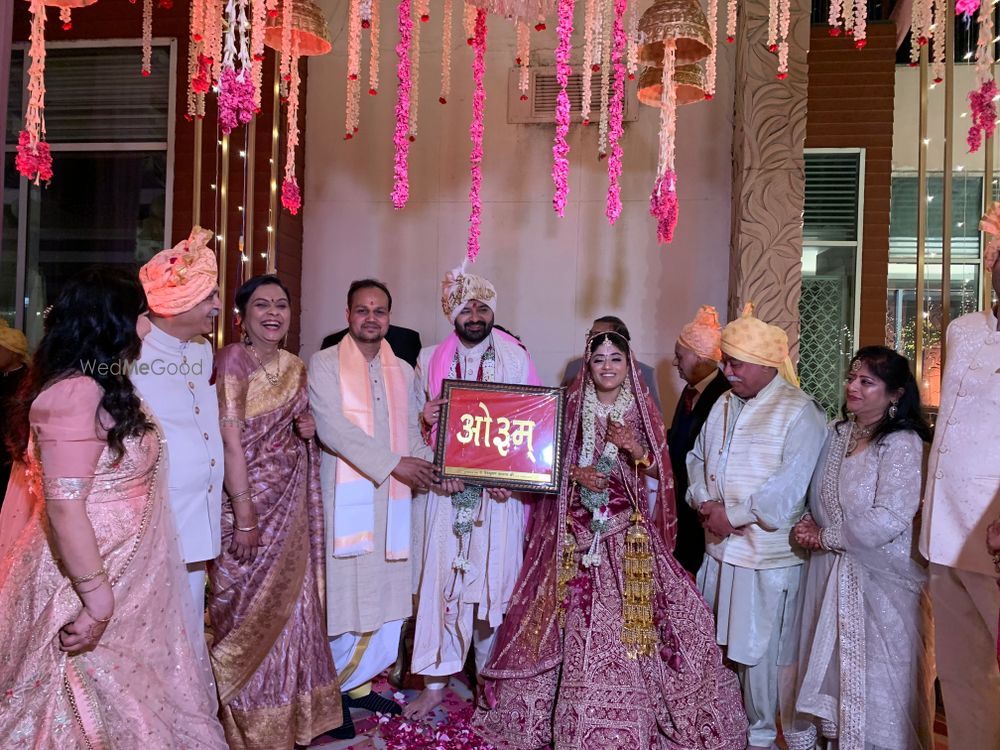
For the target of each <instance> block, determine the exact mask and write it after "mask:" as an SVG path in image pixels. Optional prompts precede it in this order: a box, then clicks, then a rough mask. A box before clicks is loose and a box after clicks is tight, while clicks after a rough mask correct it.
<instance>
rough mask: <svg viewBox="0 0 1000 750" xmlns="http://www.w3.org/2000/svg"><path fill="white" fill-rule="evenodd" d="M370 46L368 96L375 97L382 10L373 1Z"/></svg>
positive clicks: (376, 2) (377, 1)
mask: <svg viewBox="0 0 1000 750" xmlns="http://www.w3.org/2000/svg"><path fill="white" fill-rule="evenodd" d="M368 23H369V27H368V32H369V40H368V41H369V44H370V45H371V47H370V49H369V51H368V95H369V96H375V95H376V94H378V62H379V60H378V56H379V55H378V53H379V47H378V46H379V34H380V33H381V28H382V19H381V10H380V9H379V0H371V16H370V17H369V21H368ZM362 26H364V20H363V19H362Z"/></svg>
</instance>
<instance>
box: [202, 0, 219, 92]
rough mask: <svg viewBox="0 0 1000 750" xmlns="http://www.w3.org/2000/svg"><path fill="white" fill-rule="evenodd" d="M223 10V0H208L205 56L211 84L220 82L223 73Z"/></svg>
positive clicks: (206, 6)
mask: <svg viewBox="0 0 1000 750" xmlns="http://www.w3.org/2000/svg"><path fill="white" fill-rule="evenodd" d="M222 10H223V0H206V3H205V25H204V26H203V27H202V28H203V29H204V33H205V57H206V59H207V61H208V68H209V76H208V78H209V86H210V87H211V86H214V85H217V84H218V83H219V78H220V76H221V75H222V26H223V23H222V15H223V14H222Z"/></svg>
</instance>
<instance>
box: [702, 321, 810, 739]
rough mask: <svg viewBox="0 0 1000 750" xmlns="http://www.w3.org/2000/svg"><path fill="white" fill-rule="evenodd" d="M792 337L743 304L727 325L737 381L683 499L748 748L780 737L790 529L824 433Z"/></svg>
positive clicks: (730, 371) (794, 553)
mask: <svg viewBox="0 0 1000 750" xmlns="http://www.w3.org/2000/svg"><path fill="white" fill-rule="evenodd" d="M787 342H788V340H787V337H786V336H785V333H784V332H783V331H782V330H781V329H780V328H777V327H775V326H769V325H767V324H766V323H764V322H762V321H760V320H757V319H756V318H753V317H752V316H750V314H749V311H745V312H744V314H743V317H741V318H740V319H738V320H736V321H733V322H732V323H730V324H729V325H728V326H726V328H725V330H724V331H723V333H722V353H723V366H724V372H725V374H726V377H727V378H728V379H729V381H730V384H731V386H732V390H731V391H730V392H729V393H726V394H725V395H723V396H722V397H721V398H719V400H718V401H716V403H715V405H714V406H713V407H712V410H711V412H710V413H709V416H708V420H707V421H706V422H705V426H704V427H703V428H702V431H701V433H700V434H699V436H698V439H697V441H696V442H695V446H694V448H693V450H692V451H691V452H690V453H689V454H688V457H687V468H688V477H689V480H690V486H689V488H688V492H687V502H688V504H690V505H691V507H692V508H694V509H695V510H697V511H698V512H699V514H700V515H701V517H702V524H703V525H704V526H705V529H706V554H705V558H704V562H703V564H702V567H701V569H700V570H699V571H698V576H697V582H698V588H699V589H700V590H701V592H702V594H703V595H704V597H705V599H706V600H707V601H708V602H709V604H710V605H711V606H712V608H713V610H714V611H715V616H716V623H717V625H716V627H717V633H716V636H717V640H718V643H719V645H722V646H725V647H726V656H727V658H728V659H729V660H731V661H732V662H735V663H736V665H737V674H738V676H739V678H740V684H741V686H742V688H743V701H744V706H745V708H746V712H747V718H748V719H749V720H750V729H749V734H748V743H749V744H748V746H749V747H750V748H770V747H771V744H772V743H773V742H774V741H775V739H776V737H777V721H776V717H777V713H778V666H777V665H778V655H779V651H780V646H781V644H782V642H783V641H784V640H786V639H787V638H794V637H796V635H795V634H794V633H789V632H788V631H789V625H790V623H791V620H792V619H793V614H794V606H795V599H796V593H797V591H798V583H799V574H800V572H801V567H802V562H803V557H802V556H801V551H799V550H797V549H795V548H793V547H792V542H791V529H792V527H793V526H794V525H795V523H796V522H797V521H798V520H799V519H800V518H801V517H802V513H803V511H804V508H805V496H806V490H807V489H808V487H809V480H810V479H811V477H812V473H813V468H814V467H815V465H816V460H817V458H818V457H819V453H820V450H821V448H822V446H823V440H824V437H825V434H826V420H825V418H824V416H823V413H822V412H821V411H820V409H819V407H818V406H817V404H816V402H815V401H813V400H812V399H811V398H810V397H809V396H807V395H806V394H805V393H803V392H802V391H801V390H800V389H799V388H798V387H796V386H797V383H795V381H794V378H795V376H794V371H793V370H792V367H791V363H790V362H789V361H788V343H787ZM779 373H780V374H779ZM790 381H791V382H790Z"/></svg>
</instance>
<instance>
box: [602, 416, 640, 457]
mask: <svg viewBox="0 0 1000 750" xmlns="http://www.w3.org/2000/svg"><path fill="white" fill-rule="evenodd" d="M607 439H608V441H609V442H611V443H614V444H615V445H617V446H618V450H622V451H625V452H626V453H628V454H629V456H630V457H631V458H632V459H637V458H641V457H642V455H643V452H644V451H643V449H642V444H641V443H640V442H639V439H638V438H637V437H636V436H635V431H634V430H633V429H632V428H631V427H628V426H626V425H624V424H622V423H621V422H612V421H611V418H610V417H608V432H607Z"/></svg>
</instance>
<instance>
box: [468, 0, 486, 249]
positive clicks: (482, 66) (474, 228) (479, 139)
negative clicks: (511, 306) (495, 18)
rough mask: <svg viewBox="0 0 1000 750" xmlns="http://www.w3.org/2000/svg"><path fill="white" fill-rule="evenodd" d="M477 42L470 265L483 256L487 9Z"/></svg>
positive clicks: (479, 17)
mask: <svg viewBox="0 0 1000 750" xmlns="http://www.w3.org/2000/svg"><path fill="white" fill-rule="evenodd" d="M473 39H474V41H475V43H474V44H473V45H472V46H473V50H474V51H475V59H474V60H473V63H472V80H473V81H474V82H475V86H476V88H475V92H474V93H473V94H472V123H471V124H470V125H469V138H470V139H471V140H472V153H471V154H470V156H469V165H470V167H471V170H470V171H471V173H472V186H471V187H470V188H469V203H471V204H472V210H471V211H470V212H469V241H468V244H467V247H466V251H465V254H466V257H467V258H468V259H469V262H470V263H475V262H476V258H478V257H479V228H480V215H481V214H482V211H483V203H482V199H481V198H480V196H479V190H480V188H481V187H482V184H483V168H482V163H483V121H484V117H483V115H484V113H485V109H486V88H485V87H484V85H483V78H484V75H485V73H486V11H485V9H483V8H477V9H476V27H475V36H474V37H473Z"/></svg>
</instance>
